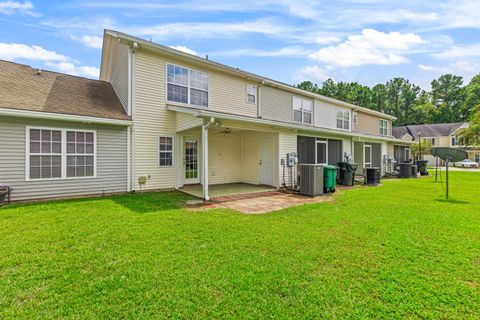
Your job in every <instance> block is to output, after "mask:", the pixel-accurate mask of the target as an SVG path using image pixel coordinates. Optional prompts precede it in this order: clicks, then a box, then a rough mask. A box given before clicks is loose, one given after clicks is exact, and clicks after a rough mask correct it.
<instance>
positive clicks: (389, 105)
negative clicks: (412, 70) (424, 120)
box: [385, 78, 420, 125]
mask: <svg viewBox="0 0 480 320" xmlns="http://www.w3.org/2000/svg"><path fill="white" fill-rule="evenodd" d="M419 94H420V87H419V86H417V85H414V84H412V83H410V81H408V80H406V79H404V78H394V79H392V80H390V81H388V82H387V84H386V85H385V95H386V99H385V112H387V113H389V114H391V115H394V116H395V117H397V121H396V124H397V125H404V124H410V123H412V121H416V120H415V119H412V118H413V117H412V114H413V113H412V109H413V107H414V105H415V102H416V100H417V98H418V96H419Z"/></svg>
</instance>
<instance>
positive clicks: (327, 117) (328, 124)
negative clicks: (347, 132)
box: [315, 100, 352, 129]
mask: <svg viewBox="0 0 480 320" xmlns="http://www.w3.org/2000/svg"><path fill="white" fill-rule="evenodd" d="M347 110H350V109H347V108H342V107H339V106H336V105H333V104H330V103H327V102H324V101H320V100H315V125H316V126H318V127H322V128H329V129H337V111H347ZM350 121H352V113H351V112H350ZM351 123H352V122H350V124H351ZM350 129H351V126H350Z"/></svg>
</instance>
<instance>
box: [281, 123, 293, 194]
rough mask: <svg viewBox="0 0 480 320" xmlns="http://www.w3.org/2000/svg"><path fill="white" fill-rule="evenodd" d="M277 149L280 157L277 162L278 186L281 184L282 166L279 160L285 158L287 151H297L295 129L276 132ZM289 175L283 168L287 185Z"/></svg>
mask: <svg viewBox="0 0 480 320" xmlns="http://www.w3.org/2000/svg"><path fill="white" fill-rule="evenodd" d="M278 150H279V155H280V159H279V161H278V163H279V170H278V174H279V175H278V181H279V186H282V185H283V181H284V180H283V166H281V165H280V161H281V160H282V159H284V160H285V161H286V160H287V153H289V152H297V133H296V132H295V131H284V132H279V134H278ZM289 176H290V175H289V174H288V169H287V168H285V182H286V183H287V185H289V184H290V177H289Z"/></svg>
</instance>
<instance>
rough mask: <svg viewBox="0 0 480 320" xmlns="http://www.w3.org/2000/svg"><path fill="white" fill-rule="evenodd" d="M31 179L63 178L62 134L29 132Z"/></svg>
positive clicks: (52, 131)
mask: <svg viewBox="0 0 480 320" xmlns="http://www.w3.org/2000/svg"><path fill="white" fill-rule="evenodd" d="M28 140H29V141H28V159H29V176H28V178H29V179H52V178H61V176H62V132H61V131H59V130H49V129H33V128H32V129H29V130H28Z"/></svg>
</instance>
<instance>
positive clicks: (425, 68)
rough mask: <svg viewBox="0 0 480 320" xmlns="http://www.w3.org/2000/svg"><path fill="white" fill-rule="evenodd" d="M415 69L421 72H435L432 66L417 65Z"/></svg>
mask: <svg viewBox="0 0 480 320" xmlns="http://www.w3.org/2000/svg"><path fill="white" fill-rule="evenodd" d="M417 67H418V69H420V70H422V71H434V70H436V68H435V67H434V66H428V65H425V64H419V65H418V66H417Z"/></svg>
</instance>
